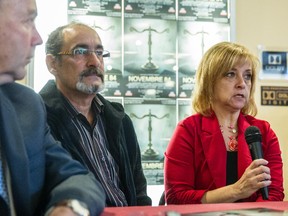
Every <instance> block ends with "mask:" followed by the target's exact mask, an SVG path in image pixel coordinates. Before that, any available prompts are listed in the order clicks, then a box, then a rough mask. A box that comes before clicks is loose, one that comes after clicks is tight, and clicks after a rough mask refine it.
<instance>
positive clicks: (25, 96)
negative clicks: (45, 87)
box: [0, 83, 43, 111]
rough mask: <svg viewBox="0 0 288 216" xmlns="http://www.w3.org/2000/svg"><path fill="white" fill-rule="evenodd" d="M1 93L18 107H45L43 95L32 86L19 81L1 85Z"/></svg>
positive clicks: (33, 108) (32, 108)
mask: <svg viewBox="0 0 288 216" xmlns="http://www.w3.org/2000/svg"><path fill="white" fill-rule="evenodd" d="M0 89H1V93H2V94H3V95H4V97H5V98H6V99H7V100H8V101H10V103H11V104H12V105H14V107H15V108H16V109H17V108H19V109H21V110H23V109H25V108H27V109H31V111H32V110H35V109H37V108H39V107H43V101H42V99H41V97H40V96H39V95H38V94H37V93H36V92H35V91H34V90H33V89H31V88H29V87H27V86H24V85H22V84H18V83H9V84H5V85H1V86H0Z"/></svg>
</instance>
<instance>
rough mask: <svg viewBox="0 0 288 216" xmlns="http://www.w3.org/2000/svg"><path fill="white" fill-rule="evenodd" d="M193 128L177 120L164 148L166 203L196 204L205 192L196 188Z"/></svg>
mask: <svg viewBox="0 0 288 216" xmlns="http://www.w3.org/2000/svg"><path fill="white" fill-rule="evenodd" d="M187 126H189V128H188V127H187ZM193 130H194V129H193V126H192V125H191V124H189V125H185V124H184V123H183V121H182V122H179V123H178V125H177V126H176V128H175V131H174V134H173V135H172V137H171V140H170V142H169V144H168V147H167V149H166V152H165V161H164V162H165V164H164V184H165V195H166V202H167V204H195V203H196V204H198V203H201V198H202V196H203V195H204V193H205V192H206V190H197V189H196V182H195V178H196V175H197V174H196V168H195V167H196V166H197V164H195V161H196V159H195V148H194V142H195V140H196V139H195V135H194V133H195V132H193ZM193 137H194V138H193Z"/></svg>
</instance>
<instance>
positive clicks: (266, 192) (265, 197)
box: [260, 187, 269, 200]
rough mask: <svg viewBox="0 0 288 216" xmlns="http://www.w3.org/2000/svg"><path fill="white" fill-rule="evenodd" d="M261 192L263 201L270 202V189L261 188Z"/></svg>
mask: <svg viewBox="0 0 288 216" xmlns="http://www.w3.org/2000/svg"><path fill="white" fill-rule="evenodd" d="M260 191H261V194H262V199H263V200H268V196H269V195H268V194H269V192H268V187H263V188H261V189H260Z"/></svg>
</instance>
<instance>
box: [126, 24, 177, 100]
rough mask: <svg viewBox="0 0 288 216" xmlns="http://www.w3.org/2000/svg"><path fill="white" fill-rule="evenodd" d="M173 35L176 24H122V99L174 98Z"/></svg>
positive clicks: (174, 57)
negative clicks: (123, 90) (123, 91)
mask: <svg viewBox="0 0 288 216" xmlns="http://www.w3.org/2000/svg"><path fill="white" fill-rule="evenodd" d="M176 31H177V27H176V22H175V21H168V20H157V19H156V20H152V19H142V20H139V19H127V20H125V22H124V35H125V36H124V83H125V86H124V88H125V95H124V96H125V97H144V98H151V99H154V98H176V36H177V35H176ZM159 41H161V43H159Z"/></svg>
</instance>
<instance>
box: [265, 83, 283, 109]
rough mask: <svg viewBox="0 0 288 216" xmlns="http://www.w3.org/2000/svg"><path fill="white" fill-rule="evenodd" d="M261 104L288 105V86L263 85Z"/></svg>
mask: <svg viewBox="0 0 288 216" xmlns="http://www.w3.org/2000/svg"><path fill="white" fill-rule="evenodd" d="M261 105H268V106H288V87H285V86H261Z"/></svg>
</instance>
